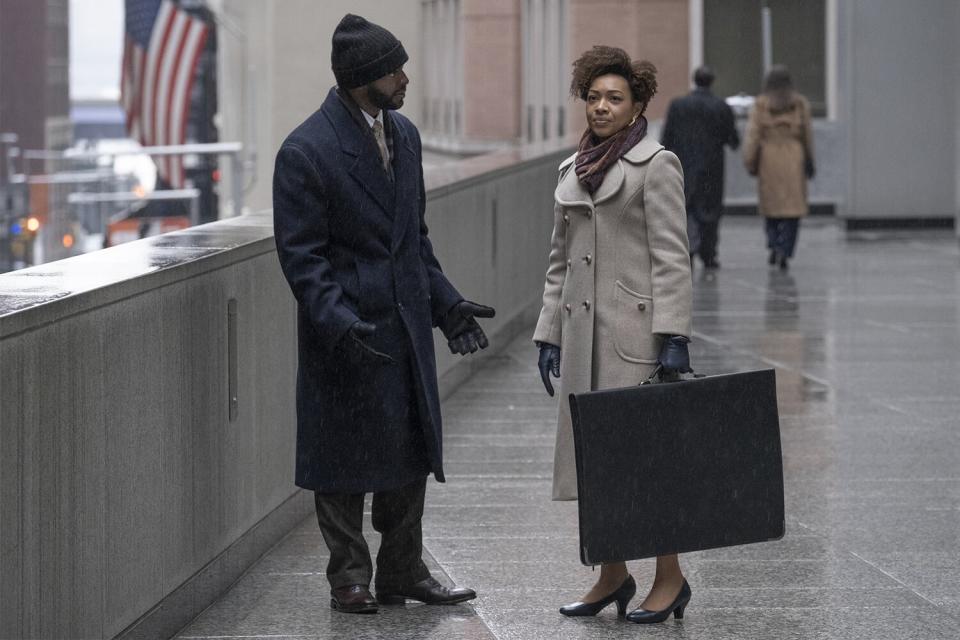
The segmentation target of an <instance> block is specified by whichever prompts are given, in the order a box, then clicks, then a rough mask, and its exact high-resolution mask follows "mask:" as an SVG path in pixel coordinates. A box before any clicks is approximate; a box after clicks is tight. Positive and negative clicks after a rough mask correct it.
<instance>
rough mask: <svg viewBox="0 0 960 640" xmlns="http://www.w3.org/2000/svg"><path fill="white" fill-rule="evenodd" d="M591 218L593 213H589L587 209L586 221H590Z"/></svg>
mask: <svg viewBox="0 0 960 640" xmlns="http://www.w3.org/2000/svg"><path fill="white" fill-rule="evenodd" d="M592 217H593V211H591V210H590V209H587V219H590V218H592Z"/></svg>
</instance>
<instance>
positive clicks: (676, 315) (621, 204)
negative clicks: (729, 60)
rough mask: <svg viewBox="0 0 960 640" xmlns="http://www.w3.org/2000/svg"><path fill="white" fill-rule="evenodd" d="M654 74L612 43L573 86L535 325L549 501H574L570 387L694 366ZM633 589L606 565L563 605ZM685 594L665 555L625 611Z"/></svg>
mask: <svg viewBox="0 0 960 640" xmlns="http://www.w3.org/2000/svg"><path fill="white" fill-rule="evenodd" d="M655 73H656V69H654V67H653V65H651V64H650V63H649V62H633V61H631V60H630V58H629V56H627V54H626V53H625V52H624V51H622V50H621V49H616V48H612V47H594V48H593V49H592V50H591V51H588V52H587V53H585V54H583V56H581V57H580V59H578V60H577V62H575V63H574V78H573V83H572V86H571V93H573V95H574V96H576V97H579V98H581V99H583V100H584V101H585V102H586V116H587V125H588V129H587V131H586V132H585V134H584V136H583V139H582V140H581V143H580V146H579V149H578V151H577V153H576V154H574V155H573V156H571V157H570V158H567V159H566V160H565V161H564V162H563V163H562V164H561V165H560V168H559V173H560V176H559V183H558V185H557V188H556V192H555V194H554V198H555V205H554V230H553V237H552V241H551V244H552V246H551V251H550V258H549V267H548V270H547V275H546V283H545V285H544V293H543V309H542V310H541V312H540V319H539V321H538V323H537V328H536V332H535V334H534V340H535V341H536V342H537V345H538V346H539V347H540V363H539V365H540V372H541V376H542V377H543V382H544V386H545V387H546V389H547V392H548V393H550V394H551V395H553V388H552V383H551V381H550V375H551V374H552V375H553V376H555V377H559V419H558V426H557V442H556V452H555V458H554V475H553V499H554V500H575V499H576V498H577V479H576V463H575V459H574V445H573V431H572V427H571V419H570V407H569V403H568V402H567V398H568V394H571V393H580V392H585V391H591V390H597V389H608V388H615V387H624V386H629V385H635V384H637V383H639V382H640V381H642V380H644V379H646V378H647V377H649V376H650V375H651V373H653V372H654V370H655V368H656V367H657V366H658V364H660V365H661V366H662V368H663V369H664V370H665V371H666V372H668V373H675V372H686V371H689V370H690V368H689V359H688V357H687V347H686V343H687V342H688V337H689V335H690V307H691V297H692V294H691V279H690V254H689V252H688V250H687V233H686V212H685V207H684V195H683V175H682V170H681V168H680V162H679V160H678V159H677V157H676V156H675V155H674V154H673V153H671V152H669V151H666V150H664V148H663V147H662V146H661V145H660V144H659V143H657V142H656V141H655V140H654V139H652V138H650V137H647V136H646V119H645V118H643V116H642V113H643V110H644V109H645V108H646V106H647V103H648V102H649V100H650V98H651V97H652V96H653V94H654V92H655V91H656V76H655ZM561 356H562V357H561ZM624 426H625V427H626V425H624ZM635 592H636V583H635V582H634V580H633V578H632V577H631V576H630V575H629V573H628V572H627V568H626V565H625V563H622V562H621V563H614V564H606V565H603V566H602V568H601V572H600V578H599V580H598V581H597V583H596V585H594V587H593V589H591V590H590V592H589V593H587V594H586V596H584V597H583V599H582V600H581V601H579V602H576V603H574V604H572V605H568V606H565V607H563V608H562V609H561V610H560V611H561V613H563V614H564V615H568V616H582V615H595V614H596V613H598V612H599V611H600V610H601V609H602V608H603V607H605V606H607V605H609V604H611V603H613V602H616V603H617V606H618V610H619V612H620V613H621V615H622V614H624V613H625V610H626V606H627V603H628V602H629V600H630V599H631V598H632V597H633V595H634V594H635ZM689 597H690V591H689V586H688V585H687V583H686V580H684V578H683V574H682V573H681V571H680V565H679V562H678V559H677V556H676V555H673V556H665V557H661V558H658V561H657V574H656V578H655V579H654V584H653V587H652V589H651V591H650V593H649V594H648V596H647V598H646V599H645V600H644V602H643V603H642V605H641V608H639V609H637V610H636V611H634V612H632V613H631V614H630V615H629V616H627V618H628V619H629V620H631V621H633V622H659V621H661V620H663V619H665V618H667V617H668V616H669V615H670V613H674V614H675V615H677V616H678V617H680V616H682V614H683V608H684V607H685V606H686V603H687V601H688V600H689Z"/></svg>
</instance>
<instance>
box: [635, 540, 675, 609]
mask: <svg viewBox="0 0 960 640" xmlns="http://www.w3.org/2000/svg"><path fill="white" fill-rule="evenodd" d="M682 588H683V572H681V571H680V556H678V555H677V554H673V555H669V556H660V557H658V558H657V575H656V576H655V577H654V579H653V586H652V587H651V588H650V593H648V594H647V598H646V600H644V601H643V602H642V603H641V604H640V607H641V608H643V609H646V610H647V611H660V610H662V609H666V608H667V607H669V606H670V605H671V604H672V603H673V601H674V600H675V599H676V597H677V595H678V594H679V593H680V589H682Z"/></svg>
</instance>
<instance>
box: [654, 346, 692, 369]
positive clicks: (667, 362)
mask: <svg viewBox="0 0 960 640" xmlns="http://www.w3.org/2000/svg"><path fill="white" fill-rule="evenodd" d="M688 342H690V339H689V338H685V337H683V336H664V337H663V345H662V346H661V347H660V356H659V357H658V358H657V361H658V362H659V363H660V366H661V367H662V369H661V372H660V375H661V376H662V377H663V376H669V375H674V374H678V373H691V372H692V371H693V369H691V368H690V353H689V352H688V351H687V343H688Z"/></svg>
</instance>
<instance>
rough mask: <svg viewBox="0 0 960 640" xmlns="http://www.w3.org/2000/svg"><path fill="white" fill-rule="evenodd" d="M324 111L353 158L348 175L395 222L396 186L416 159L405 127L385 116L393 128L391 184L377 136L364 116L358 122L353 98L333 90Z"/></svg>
mask: <svg viewBox="0 0 960 640" xmlns="http://www.w3.org/2000/svg"><path fill="white" fill-rule="evenodd" d="M320 109H321V111H322V112H323V113H324V114H325V115H326V117H327V118H328V119H329V120H330V124H331V125H332V126H333V130H334V132H335V133H336V136H337V139H338V140H339V142H340V150H341V151H342V152H343V153H344V154H345V155H347V156H350V158H348V159H347V162H346V164H347V172H348V173H349V174H350V175H351V176H352V177H353V179H354V180H355V181H356V182H357V183H358V184H359V185H360V187H361V188H362V189H363V190H364V191H366V192H367V194H368V195H370V197H371V198H373V200H374V201H375V202H376V203H377V204H378V205H379V206H380V208H381V209H382V210H383V212H384V213H385V214H386V215H387V216H388V217H390V218H393V214H394V203H395V197H396V193H395V185H396V183H397V182H398V181H400V180H401V179H403V177H402V176H401V173H403V172H402V171H401V169H404V168H405V167H403V165H404V163H406V162H407V161H408V159H409V155H414V154H413V153H412V151H411V150H410V141H409V139H408V136H407V134H406V132H405V131H403V130H402V128H401V127H398V126H394V125H395V122H394V119H393V118H390V117H389V115H388V114H384V115H385V116H386V117H385V118H384V121H385V122H386V123H387V127H391V126H392V127H393V128H392V130H391V133H392V135H393V143H394V154H393V155H394V157H393V161H394V180H393V181H391V180H390V177H389V176H388V175H387V173H386V172H385V171H384V170H383V167H382V166H381V165H380V151H379V149H377V143H376V141H375V140H374V138H373V135H372V134H371V133H370V132H369V131H366V130H365V126H366V123H365V122H363V119H362V116H361V117H360V122H358V121H357V120H358V118H357V115H359V114H354V113H352V111H351V109H350V102H349V97H341V96H340V95H339V94H338V93H337V89H336V87H334V88H332V89H330V92H329V93H328V94H327V98H326V100H324V102H323V106H322V107H321V108H320ZM403 150H405V151H403ZM408 151H409V152H410V153H409V154H408V153H407V152H408ZM351 158H352V160H351ZM398 165H400V166H398Z"/></svg>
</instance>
